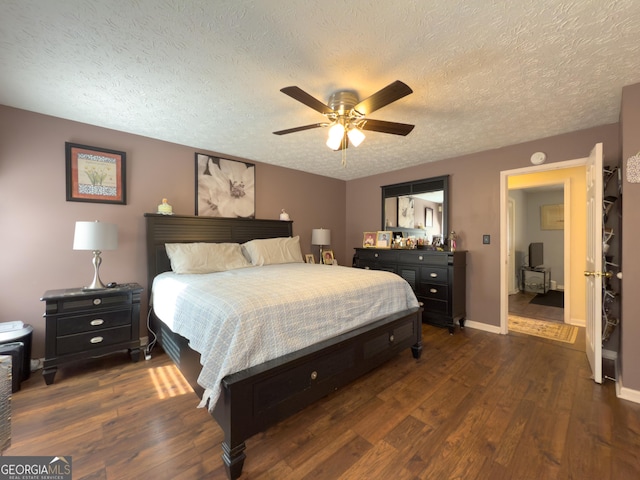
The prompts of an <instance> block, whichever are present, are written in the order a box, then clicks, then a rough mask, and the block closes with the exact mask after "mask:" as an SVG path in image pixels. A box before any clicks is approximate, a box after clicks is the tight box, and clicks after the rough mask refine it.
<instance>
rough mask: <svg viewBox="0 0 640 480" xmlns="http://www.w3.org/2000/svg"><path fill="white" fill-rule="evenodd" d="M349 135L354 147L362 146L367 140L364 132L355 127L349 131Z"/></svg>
mask: <svg viewBox="0 0 640 480" xmlns="http://www.w3.org/2000/svg"><path fill="white" fill-rule="evenodd" d="M347 135H348V136H349V141H350V142H351V144H352V145H353V146H354V147H357V146H358V145H360V144H361V143H362V141H363V140H364V139H365V135H364V133H362V130H360V129H359V128H355V127H354V128H351V129H349V131H348V132H347Z"/></svg>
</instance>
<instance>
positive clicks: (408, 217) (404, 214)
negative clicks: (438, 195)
mask: <svg viewBox="0 0 640 480" xmlns="http://www.w3.org/2000/svg"><path fill="white" fill-rule="evenodd" d="M414 205H415V203H414V199H413V198H411V197H398V226H399V227H404V228H414V227H415V223H416V220H415V217H414V214H415V212H414Z"/></svg>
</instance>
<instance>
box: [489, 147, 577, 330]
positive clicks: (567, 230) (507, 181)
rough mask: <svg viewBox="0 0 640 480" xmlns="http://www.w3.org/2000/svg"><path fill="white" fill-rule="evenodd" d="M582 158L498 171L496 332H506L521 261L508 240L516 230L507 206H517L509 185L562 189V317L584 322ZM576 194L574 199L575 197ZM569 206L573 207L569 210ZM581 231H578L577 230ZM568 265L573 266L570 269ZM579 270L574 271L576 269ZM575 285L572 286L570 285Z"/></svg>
mask: <svg viewBox="0 0 640 480" xmlns="http://www.w3.org/2000/svg"><path fill="white" fill-rule="evenodd" d="M585 165H586V159H577V160H569V161H566V162H557V163H551V164H548V165H538V166H531V167H525V168H521V169H517V170H509V171H504V172H501V196H500V203H501V205H500V206H501V209H500V211H501V215H500V240H501V249H500V257H501V271H500V276H501V280H500V283H501V306H500V312H501V319H500V333H503V334H506V333H508V314H509V296H510V295H509V294H510V293H512V292H513V291H514V283H515V282H514V280H513V279H514V278H516V279H517V278H518V277H517V271H516V270H517V269H516V267H517V265H518V263H519V262H522V259H518V258H516V257H515V255H514V248H513V246H512V245H511V244H510V242H509V235H510V234H509V232H510V230H511V231H513V229H514V228H515V230H517V228H518V227H517V214H514V222H515V223H516V224H515V226H514V225H510V223H509V215H510V211H511V209H513V211H516V210H517V206H512V207H510V202H509V189H510V186H511V187H514V185H515V186H516V187H519V188H542V187H545V188H550V185H561V188H562V189H563V191H564V197H563V198H564V201H563V212H564V220H565V224H564V237H563V240H561V241H562V242H563V244H564V252H565V254H564V259H563V264H564V272H565V275H564V279H563V285H562V286H563V287H564V310H563V313H562V320H563V322H564V323H568V324H572V325H578V326H584V324H585V306H584V305H585V295H586V294H585V287H584V279H583V278H582V277H581V275H583V273H582V271H583V269H582V265H583V264H584V258H585V255H586V253H585V252H586V239H585V238H584V233H583V232H584V231H585V229H586V227H585V225H586V209H585V198H586V181H585V177H586V167H585ZM576 197H577V200H576ZM572 210H573V211H572ZM579 232H582V234H581V235H579V234H578V233H579ZM572 265H576V268H574V269H572ZM576 269H577V270H579V271H578V272H577V271H576ZM574 287H575V288H574Z"/></svg>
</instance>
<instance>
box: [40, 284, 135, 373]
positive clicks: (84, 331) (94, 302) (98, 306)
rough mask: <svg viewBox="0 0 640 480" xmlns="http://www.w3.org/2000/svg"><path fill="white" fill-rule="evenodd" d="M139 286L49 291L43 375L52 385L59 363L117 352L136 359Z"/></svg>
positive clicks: (44, 296) (46, 299)
mask: <svg viewBox="0 0 640 480" xmlns="http://www.w3.org/2000/svg"><path fill="white" fill-rule="evenodd" d="M141 292H142V287H141V286H140V285H138V284H137V283H128V284H122V285H118V286H117V287H114V288H108V289H100V290H83V289H81V288H67V289H61V290H47V291H46V292H45V293H44V295H43V296H42V298H41V300H42V301H44V302H45V305H46V307H45V314H44V318H45V323H46V333H45V358H44V365H43V367H44V368H43V371H42V376H43V377H44V380H45V383H46V384H47V385H50V384H52V383H53V381H54V377H55V375H56V372H57V370H58V365H61V364H63V363H70V362H78V361H82V360H86V359H88V358H91V357H97V356H101V355H106V354H108V353H113V352H117V351H121V350H128V351H129V354H130V355H131V360H132V361H134V362H137V361H138V360H139V359H140V295H141Z"/></svg>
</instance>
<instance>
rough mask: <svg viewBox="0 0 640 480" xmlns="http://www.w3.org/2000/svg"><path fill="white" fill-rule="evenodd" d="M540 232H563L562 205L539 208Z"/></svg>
mask: <svg viewBox="0 0 640 480" xmlns="http://www.w3.org/2000/svg"><path fill="white" fill-rule="evenodd" d="M540 229H541V230H564V205H563V204H561V203H560V204H557V205H541V206H540Z"/></svg>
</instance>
